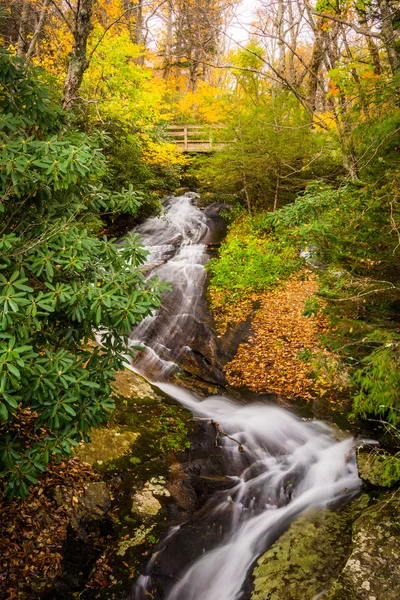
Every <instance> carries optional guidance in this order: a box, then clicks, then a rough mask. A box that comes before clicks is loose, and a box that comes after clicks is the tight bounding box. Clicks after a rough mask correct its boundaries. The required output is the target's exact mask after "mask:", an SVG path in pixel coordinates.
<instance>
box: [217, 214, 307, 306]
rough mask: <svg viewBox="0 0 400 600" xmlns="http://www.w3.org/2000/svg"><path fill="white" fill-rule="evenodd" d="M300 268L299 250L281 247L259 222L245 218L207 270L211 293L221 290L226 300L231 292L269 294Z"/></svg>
mask: <svg viewBox="0 0 400 600" xmlns="http://www.w3.org/2000/svg"><path fill="white" fill-rule="evenodd" d="M300 265H301V259H300V258H299V255H298V251H297V249H296V248H293V247H290V246H287V245H284V244H281V243H280V241H279V240H278V239H276V238H274V237H272V236H268V235H265V234H264V233H263V232H262V231H261V230H260V229H259V228H258V222H257V220H256V219H251V218H250V217H242V218H240V219H239V221H237V222H236V223H234V225H233V226H232V227H231V230H230V232H229V235H228V237H227V239H226V242H224V243H223V244H222V246H221V249H220V254H219V257H218V258H216V259H212V260H211V261H210V262H209V263H208V266H207V269H208V271H209V272H210V274H211V283H210V287H211V290H220V291H223V293H224V294H225V295H226V298H227V299H229V298H233V297H234V296H232V292H233V293H234V294H235V293H239V292H243V291H246V292H250V293H251V292H257V291H262V290H267V289H269V288H270V287H272V286H273V285H275V284H276V283H277V282H278V281H279V280H280V279H281V278H282V279H284V278H286V277H288V276H289V275H290V274H291V273H293V272H294V271H295V270H296V269H298V268H299V266H300Z"/></svg>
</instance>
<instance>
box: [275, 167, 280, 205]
mask: <svg viewBox="0 0 400 600" xmlns="http://www.w3.org/2000/svg"><path fill="white" fill-rule="evenodd" d="M280 187H281V172H280V169H278V171H277V173H276V186H275V196H274V208H273V211H274V212H275V211H276V210H278V204H279V192H280Z"/></svg>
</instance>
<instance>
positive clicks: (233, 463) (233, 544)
mask: <svg viewBox="0 0 400 600" xmlns="http://www.w3.org/2000/svg"><path fill="white" fill-rule="evenodd" d="M157 385H158V386H159V387H160V389H162V390H163V391H164V392H166V393H167V394H169V395H170V396H172V397H174V398H175V399H176V400H178V401H179V402H180V403H181V404H182V405H183V406H185V407H186V408H188V409H189V410H191V411H192V412H193V414H194V415H197V416H198V417H200V418H203V419H206V420H208V419H210V420H211V419H212V420H213V421H214V422H217V423H218V426H219V428H220V430H221V431H223V432H224V434H226V435H220V437H219V442H220V444H221V447H220V448H219V450H220V452H221V455H222V458H223V464H224V465H225V474H226V475H227V476H228V477H229V478H230V479H231V482H232V485H231V486H230V487H229V488H228V489H225V490H223V491H219V492H217V493H216V495H215V497H214V498H213V500H212V502H211V504H210V506H209V510H208V511H207V513H206V514H205V516H202V517H201V518H200V521H199V522H197V527H198V528H200V530H204V531H205V530H208V531H212V532H214V533H213V535H209V536H208V537H206V538H204V539H201V540H200V543H198V544H197V549H196V551H195V552H194V554H195V556H193V544H194V542H193V535H192V536H191V535H190V531H189V533H188V531H186V527H188V526H189V525H182V526H181V529H180V531H179V532H178V533H177V535H175V536H174V537H173V538H172V540H170V541H168V542H167V541H166V542H165V543H163V554H162V555H160V556H157V557H156V558H155V559H153V560H152V569H156V570H157V572H158V573H160V572H161V573H162V571H163V556H165V555H169V556H170V557H175V556H177V557H179V556H184V557H185V555H186V556H188V557H191V558H192V560H190V561H189V564H185V565H182V564H180V565H177V571H176V573H172V574H171V571H170V564H171V559H170V562H169V567H168V568H169V576H170V582H169V584H167V586H166V591H165V596H162V597H163V598H164V597H165V598H166V600H239V599H240V598H243V584H244V582H245V579H246V575H247V573H248V571H249V569H250V567H251V565H252V564H253V563H254V561H255V560H256V559H257V557H258V556H259V555H260V554H261V553H262V552H264V551H265V550H266V549H267V547H268V546H270V545H271V544H272V543H273V542H274V541H275V540H276V539H277V538H278V537H279V535H281V533H282V532H283V531H285V530H286V529H287V528H288V527H289V525H290V523H291V522H292V521H293V520H294V519H295V518H296V517H298V516H299V515H301V514H303V513H305V512H306V511H311V510H316V509H323V508H328V507H337V506H338V505H340V504H343V503H345V502H348V501H349V500H350V499H351V498H352V497H354V496H355V495H356V494H357V493H358V491H359V487H360V480H359V478H358V473H357V467H356V461H355V452H354V441H353V439H352V438H349V439H346V440H344V441H340V442H339V441H337V440H336V438H335V433H334V431H333V430H332V429H331V428H330V427H329V426H328V425H326V424H324V423H322V422H318V421H309V422H304V421H302V420H300V419H298V418H297V417H295V416H293V415H292V414H290V413H289V412H288V411H286V410H284V409H282V408H278V407H276V406H273V405H265V404H250V405H241V404H238V403H236V402H233V401H231V400H229V399H227V398H225V397H222V396H213V397H209V398H207V399H206V400H203V401H201V400H199V399H198V398H196V397H195V396H194V395H193V394H190V393H189V392H187V391H186V390H183V389H181V388H177V387H175V386H172V385H170V384H165V383H161V384H157ZM228 436H229V437H228ZM240 446H243V449H244V451H243V452H241V451H240V450H239V447H240ZM195 545H196V544H195ZM178 562H179V561H178ZM150 571H151V569H150ZM146 573H147V576H150V572H149V570H147V571H146ZM171 575H172V577H171ZM148 584H149V580H148ZM149 589H150V588H147V590H149ZM142 590H143V587H142ZM133 594H135V592H133ZM132 597H133V598H136V596H135V595H133V596H132Z"/></svg>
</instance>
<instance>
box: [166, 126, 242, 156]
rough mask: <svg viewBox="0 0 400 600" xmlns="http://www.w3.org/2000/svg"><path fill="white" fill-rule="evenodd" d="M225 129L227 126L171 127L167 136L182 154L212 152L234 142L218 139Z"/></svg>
mask: <svg viewBox="0 0 400 600" xmlns="http://www.w3.org/2000/svg"><path fill="white" fill-rule="evenodd" d="M223 129H226V127H225V125H169V126H168V127H167V132H166V135H167V136H168V137H169V138H170V141H171V142H173V143H174V144H176V145H177V146H178V148H180V149H181V150H182V152H212V151H213V150H218V149H219V148H221V147H223V146H225V144H229V143H232V141H233V140H229V141H225V140H224V141H221V140H220V139H218V138H219V137H220V136H218V133H219V132H221V130H223Z"/></svg>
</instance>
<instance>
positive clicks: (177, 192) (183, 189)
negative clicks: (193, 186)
mask: <svg viewBox="0 0 400 600" xmlns="http://www.w3.org/2000/svg"><path fill="white" fill-rule="evenodd" d="M188 192H190V188H188V187H180V188H176V190H175V195H176V196H183V195H184V194H187V193H188Z"/></svg>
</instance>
